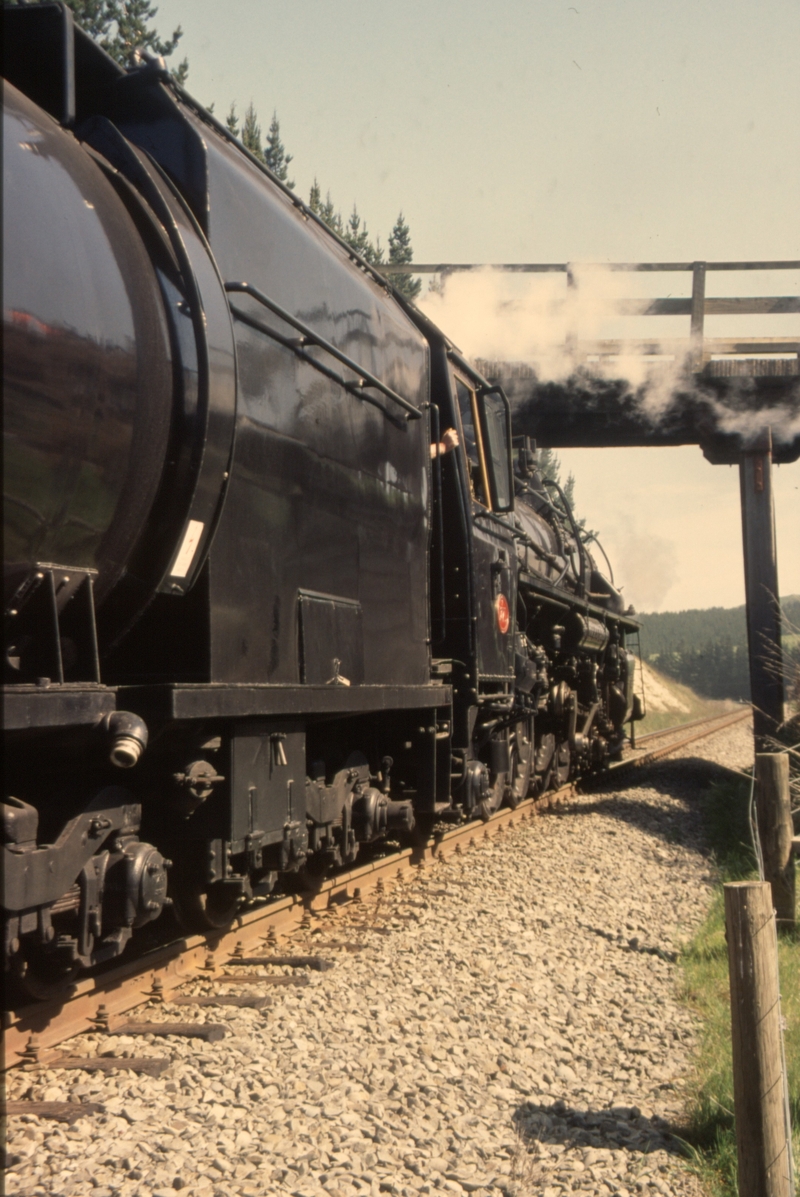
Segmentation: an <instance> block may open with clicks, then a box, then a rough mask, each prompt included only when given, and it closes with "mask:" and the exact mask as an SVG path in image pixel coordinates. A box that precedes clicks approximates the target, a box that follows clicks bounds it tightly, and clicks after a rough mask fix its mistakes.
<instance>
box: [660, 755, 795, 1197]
mask: <svg viewBox="0 0 800 1197" xmlns="http://www.w3.org/2000/svg"><path fill="white" fill-rule="evenodd" d="M749 797H750V783H749V781H748V780H747V779H744V778H742V779H741V780H738V779H734V780H732V781H726V782H724V783H719V784H717V785H714V786H712V787H711V788H710V789H709V790H708V791H707V792H706V795H705V799H704V809H703V813H704V816H705V827H706V834H707V836H708V840H709V843H710V845H711V846H712V848H713V851H714V856H715V860H716V865H717V872H718V876H719V884H718V888H717V892H716V893H715V895H714V900H713V902H712V905H711V909H710V911H709V914H708V917H707V919H706V921H705V922H704V924H703V926H702V927H701V928H700V930H699V931H698V932H697V934H696V935H695V937H694V939H693V940H692V942H691V943H690V944H689V946H688V947H687V948H686V950H685V951H684V953H683V956H682V961H681V963H682V965H683V984H684V997H685V1000H686V1001H687V1002H688V1003H689V1004H690V1006H691V1007H692V1009H693V1010H694V1011H695V1013H696V1014H697V1015H698V1016H699V1018H700V1021H701V1036H700V1045H699V1049H698V1052H697V1057H696V1061H695V1070H694V1073H693V1075H692V1076H691V1077H690V1080H689V1083H688V1085H687V1121H688V1125H687V1128H686V1131H685V1135H684V1137H685V1139H686V1142H687V1146H688V1148H689V1151H690V1154H691V1157H692V1160H693V1164H694V1167H695V1168H696V1170H697V1172H698V1173H699V1175H700V1177H701V1179H702V1180H703V1181H704V1182H705V1184H706V1185H707V1187H708V1189H709V1191H710V1192H711V1193H713V1194H714V1195H715V1197H735V1195H736V1194H737V1193H738V1188H737V1184H736V1137H735V1131H734V1120H733V1075H732V1068H731V1017H730V990H729V986H728V952H727V946H726V943H725V913H724V900H723V890H722V885H723V883H724V882H725V881H741V880H744V879H746V878H748V877H756V876H757V873H756V870H755V868H754V864H755V862H754V858H753V852H752V848H751V846H750V837H749V833H748V825H747V808H748V802H749ZM778 955H779V968H780V979H781V1010H782V1013H783V1015H784V1018H785V1020H786V1028H787V1029H786V1032H785V1044H786V1062H787V1068H788V1072H789V1096H790V1101H791V1107H792V1126H793V1127H794V1134H793V1141H794V1155H795V1161H800V940H798V938H797V936H795V937H794V938H793V939H792V938H789V937H781V940H780V943H779V947H778Z"/></svg>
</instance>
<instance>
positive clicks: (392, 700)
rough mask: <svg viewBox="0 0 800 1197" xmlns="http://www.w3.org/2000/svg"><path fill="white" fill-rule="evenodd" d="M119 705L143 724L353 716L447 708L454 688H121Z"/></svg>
mask: <svg viewBox="0 0 800 1197" xmlns="http://www.w3.org/2000/svg"><path fill="white" fill-rule="evenodd" d="M118 695H119V697H118V704H119V705H122V706H124V707H125V709H126V710H131V711H135V712H136V713H137V714H140V715H143V716H144V718H145V719H153V720H156V721H161V720H170V719H243V718H250V717H252V716H273V715H274V716H278V717H280V718H287V717H296V716H302V715H354V714H368V713H369V712H371V711H405V710H415V709H421V710H431V709H433V708H434V707H446V706H449V705H450V704H451V702H452V699H453V689H452V686H439V685H425V686H365V685H357V686H292V685H277V686H270V685H249V684H247V683H232V684H223V683H214V682H211V683H208V684H206V685H203V684H194V685H192V684H188V683H187V684H185V685H181V684H178V685H173V684H168V685H163V686H120V688H119V691H118Z"/></svg>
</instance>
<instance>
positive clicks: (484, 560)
mask: <svg viewBox="0 0 800 1197" xmlns="http://www.w3.org/2000/svg"><path fill="white" fill-rule="evenodd" d="M4 21H5V31H4V54H5V60H4V61H5V65H4V137H3V154H4V204H3V207H4V212H3V219H4V296H3V319H4V339H5V354H4V357H5V367H4V369H5V377H4V386H5V435H4V453H5V457H4V539H5V547H4V602H5V622H4V635H5V662H4V673H5V677H4V732H5V741H6V778H5V780H6V791H5V797H4V801H3V804H2V840H3V842H2V852H3V927H4V944H5V948H4V951H5V956H4V959H5V966H6V968H7V970H9V972H10V973H11V974H12V975H13V977H14V979H15V981H16V983H17V984H18V985H19V986H21V987H22V988H23V989H24V991H25V992H27V993H28V994H30V995H34V996H46V995H48V994H50V993H52V992H53V990H54V988H55V989H56V990H57V989H58V988H59V987H63V986H64V985H67V984H69V982H70V981H71V980H72V979H73V978H74V977H75V975H76V973H77V972H78V971H79V970H80V969H85V968H91V967H94V966H96V965H99V964H102V963H103V962H105V961H108V960H111V959H113V958H115V957H116V956H118V955H119V954H120V953H121V952H122V951H123V950H124V949H125V948H126V946H127V945H128V944H129V942H130V941H131V939H132V938H133V939H134V940H136V938H137V936H141V934H142V933H141V928H143V927H144V926H145V925H147V924H152V923H155V922H156V921H159V922H160V924H164V925H166V924H167V922H168V921H169V920H177V921H178V923H179V924H180V926H181V927H183V928H184V929H187V930H191V931H209V930H213V929H215V928H220V927H224V926H226V925H227V924H229V923H230V922H231V921H232V920H233V918H234V917H235V915H236V913H237V911H238V910H239V909H240V907H241V906H242V904H244V903H248V902H252V901H255V900H258V899H261V898H264V897H266V896H267V895H269V894H270V893H271V892H272V891H273V890H275V889H276V887H277V888H279V889H286V888H287V887H294V888H301V889H308V888H309V887H313V886H314V885H315V884H316V883H317V881H318V879H319V878H320V877H322V876H323V875H324V874H325V873H326V872H327V871H329V870H331V869H334V868H336V867H339V866H342V865H347V864H351V863H352V862H353V861H354V860H355V859H356V857H357V856H358V854H359V852H361V853H364V852H368V851H374V850H375V847H376V846H377V847H378V848H382V847H383V846H385V845H386V844H389V843H393V842H400V843H404V842H405V843H407V842H410V841H411V840H413V838H414V837H418V836H427V835H429V834H430V833H431V832H432V831H433V830H434V829H435V828H436V827H437V826H440V825H443V824H447V823H448V822H449V823H454V822H459V821H461V820H463V819H468V818H473V817H482V818H488V817H490V816H491V814H492V813H493V812H494V811H495V810H497V809H498V808H499V807H500V805H501V804H503V803H506V804H510V805H512V806H513V805H515V804H516V803H517V802H519V801H520V800H522V799H523V798H525V797H526V796H527V795H529V794H532V793H533V794H535V793H538V792H541V791H542V790H544V789H546V788H547V787H549V786H555V785H558V784H560V783H563V782H564V781H565V780H567V779H568V778H570V777H574V776H577V775H578V774H579V773H581V772H584V771H587V770H594V769H600V768H602V767H603V765H604V764H605V762H606V761H607V760H608V758H609V756H610V755H613V754H615V753H618V752H619V750H620V748H621V745H622V742H623V738H624V730H623V729H624V725H625V722H626V721H627V720H628V719H630V718H631V717H632V716H634V717H635V716H636V714H637V711H636V709H635V707H636V704H635V700H634V695H633V659H632V656H631V654H630V652H629V651H628V650H627V648H626V646H625V636H626V633H629V632H631V631H633V630H634V629H635V628H636V623H635V621H634V620H633V619H632V617H631V615H632V613H631V612H627V613H626V611H625V609H624V605H623V603H622V599H621V596H620V595H619V593H618V591H617V590H616V589H615V588H614V586H613V585H612V584H611V582H610V581H608V580H607V579H606V578H605V576H604V575H603V574H602V573H601V572H600V570H599V569H598V568H597V566H596V564H595V561H594V560H593V558H592V556H591V554H590V552H589V550H588V547H587V545H586V544H584V541H583V538H582V536H581V532H580V529H579V528H578V527H577V525H576V523H575V521H574V519H573V517H572V514H571V512H570V510H569V505H568V504H567V503H566V501H565V500H564V497H563V496H561V495H560V494H559V492H558V488H557V487H556V486H555V484H552V483H550V482H548V480H546V479H542V478H541V476H540V474H539V473H538V471H537V468H536V458H535V454H534V452H533V447H532V446H531V445H530V444H529V443H528V442H526V441H525V440H524V438H523V439H516V440H515V438H513V436H512V419H511V411H510V409H509V404H508V401H507V399H506V397H505V395H504V394H503V392H502V390H501V389H500V388H497V387H492V386H490V385H488V384H487V382H486V381H485V380H484V379H483V378H482V377H481V376H480V375H479V374H478V373H476V371H475V370H474V369H473V368H472V366H471V365H470V363H469V362H468V361H467V360H465V358H464V357H463V356H462V355H461V354H460V353H459V352H458V350H457V349H456V347H455V346H454V345H452V344H451V343H450V341H449V340H448V339H447V337H446V336H445V335H444V334H443V333H442V332H441V331H440V330H439V329H437V328H436V327H434V326H433V325H432V324H431V323H430V321H428V320H427V319H426V317H425V316H424V315H423V314H422V313H420V312H419V311H417V310H416V309H415V308H414V307H413V306H412V305H410V304H409V303H407V302H406V301H405V300H404V299H403V298H402V297H401V296H399V295H398V294H396V293H395V292H394V291H393V289H392V287H391V286H390V285H389V284H388V283H387V281H386V280H385V279H384V278H382V277H381V275H380V274H379V273H378V272H377V271H376V270H375V269H373V268H372V267H371V266H369V265H368V264H367V263H366V262H364V261H363V260H361V259H360V258H359V257H358V255H357V254H355V253H354V252H353V250H352V249H350V248H349V247H348V246H347V245H346V244H345V243H344V242H343V241H342V240H341V239H340V238H339V237H337V236H336V235H335V234H334V233H332V232H331V231H330V230H329V229H328V228H327V227H326V226H325V225H324V224H323V223H322V222H321V221H320V220H319V219H318V217H316V216H315V215H314V213H312V212H311V211H310V210H309V209H307V208H306V207H305V206H304V204H303V203H302V202H301V201H300V200H299V199H298V197H297V196H295V195H294V194H293V193H292V192H291V191H288V190H287V189H286V188H285V187H284V186H283V185H282V184H281V183H280V182H279V181H278V180H277V179H275V178H274V177H273V176H272V175H271V174H270V172H269V171H268V170H267V169H266V168H265V167H264V166H263V165H262V164H261V163H260V162H259V161H257V160H256V159H255V158H253V157H252V156H251V155H250V154H248V152H247V151H246V150H245V149H244V148H243V147H242V146H241V145H240V144H239V143H238V142H236V141H235V139H233V138H232V137H231V136H230V134H229V133H228V131H227V130H226V129H225V128H224V126H222V125H220V124H219V123H218V122H217V121H216V120H215V119H214V118H213V117H212V116H211V115H210V114H209V113H208V112H206V111H205V110H204V109H203V108H202V107H201V106H199V105H197V104H196V103H195V102H194V101H193V100H192V99H191V98H190V97H189V96H188V95H187V94H186V93H185V92H184V91H183V90H182V89H181V88H179V87H178V86H177V85H176V84H175V83H174V82H173V81H172V80H171V79H170V77H169V75H168V73H167V72H166V71H165V69H164V67H163V63H161V62H159V61H157V60H153V61H143V62H142V64H141V65H140V66H139V67H138V68H136V69H134V70H130V71H125V70H123V69H122V68H120V67H119V66H118V65H117V64H116V63H115V62H113V61H112V60H111V59H110V58H109V57H108V56H107V55H106V54H105V53H104V52H103V51H102V50H101V49H100V48H99V47H98V46H97V45H96V44H94V43H93V42H92V41H91V39H90V38H89V37H88V36H87V35H86V34H85V33H84V32H83V31H82V30H81V29H80V28H78V27H77V26H75V25H74V24H73V21H72V17H71V13H70V11H69V10H68V9H67V8H66V7H65V6H63V5H61V4H42V5H36V6H14V7H11V8H7V9H6V10H5V11H4ZM450 427H452V428H455V429H456V430H457V431H458V432H459V438H460V445H459V447H458V448H457V449H456V450H455V451H453V452H451V453H448V454H447V455H444V456H442V455H439V454H436V453H433V454H432V452H431V446H432V445H436V444H438V442H439V440H440V437H441V435H442V433H443V431H444V430H445V429H447V428H450ZM168 908H171V909H170V910H169V913H165V911H167V909H168ZM170 925H172V924H170Z"/></svg>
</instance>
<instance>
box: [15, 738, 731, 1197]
mask: <svg viewBox="0 0 800 1197" xmlns="http://www.w3.org/2000/svg"><path fill="white" fill-rule="evenodd" d="M752 751H753V748H752V732H751V729H750V726H749V724H747V723H743V724H739V725H737V726H735V727H732V728H728V729H725V730H724V731H722V732H719V733H717V734H716V735H714V736H713V737H710V738H708V739H706V740H703V741H700V742H699V743H698V744H695V745H692V746H690V747H689V748H686V749H683V750H682V754H681V755H676V756H675V757H672V758H668V759H666V760H664V761H662V762H660V763H659V764H658V765H656V766H653V767H651V768H649V769H648V770H647V771H646V772H644V771H643V772H642V773H641V774H632V775H631V774H627V775H626V776H625V778H624V779H623V778H620V780H619V782H617V783H616V785H615V787H614V788H612V784H611V782H610V781H609V782H606V783H604V785H603V788H601V789H599V790H595V791H594V792H592V793H588V794H584V795H581V796H578V797H576V798H573V799H571V800H570V802H569V804H568V805H563V806H561V807H560V808H558V810H557V813H551V814H547V815H544V816H542V817H540V818H537V819H535V820H532V821H531V822H527V823H525V824H522V825H517V826H515V827H514V828H513V829H511V830H509V831H507V832H506V833H505V834H504V835H501V836H499V837H498V838H496V839H492V840H484V839H482V838H481V829H480V825H478V827H477V828H476V831H477V844H476V846H475V847H473V848H470V849H468V850H465V851H464V853H463V854H462V855H460V856H456V855H451V856H450V857H449V858H448V859H447V861H446V862H444V863H437V864H434V865H429V866H427V867H425V868H423V869H416V868H413V869H412V868H409V869H406V870H405V873H404V874H402V875H401V877H402V878H403V879H402V880H401V881H400V882H399V883H398V884H396V885H395V886H393V887H392V888H391V890H390V892H387V893H386V894H382V895H378V896H373V897H371V898H370V899H369V900H368V901H366V902H364V903H362V904H357V903H350V904H348V905H347V906H345V907H342V908H341V909H340V910H339V911H332V912H328V913H326V914H325V915H324V916H321V917H315V918H314V920H313V924H312V928H311V930H310V931H305V932H303V933H300V934H298V935H295V936H294V937H293V938H292V939H291V940H290V941H287V942H286V944H285V947H286V950H287V951H291V952H292V953H303V952H309V951H311V952H313V953H315V954H317V955H320V956H323V957H325V958H326V959H329V960H331V961H334V962H335V967H334V968H333V969H331V970H330V971H326V972H310V973H309V974H308V976H309V984H308V986H307V987H304V988H294V987H289V988H274V987H270V988H269V989H266V988H263V987H262V988H261V989H260V990H259V989H257V988H256V989H254V992H260V993H268V994H269V996H270V998H271V1005H270V1006H269V1007H268V1008H267V1009H265V1010H252V1009H247V1008H238V1007H197V1008H193V1007H186V1006H177V1005H170V1004H169V1003H166V1004H165V1005H162V1006H155V1005H151V1006H149V1007H147V1008H146V1010H145V1009H143V1010H141V1011H139V1012H137V1014H136V1015H135V1017H136V1018H137V1019H139V1018H142V1019H144V1018H146V1019H147V1020H148V1021H152V1020H163V1021H172V1022H174V1021H176V1020H186V1019H193V1020H196V1021H208V1022H213V1023H223V1024H224V1025H225V1026H226V1027H227V1030H228V1034H227V1035H226V1037H225V1038H224V1039H223V1040H222V1041H221V1042H218V1043H213V1044H209V1043H203V1042H200V1041H198V1040H191V1039H177V1038H155V1037H152V1036H151V1037H149V1039H148V1038H147V1037H145V1038H128V1039H125V1038H119V1037H117V1038H113V1039H112V1038H108V1037H103V1036H101V1035H96V1034H92V1035H84V1036H80V1037H79V1038H77V1039H75V1040H73V1041H71V1042H70V1043H69V1044H66V1045H64V1048H65V1050H66V1051H67V1052H69V1053H70V1054H76V1055H95V1054H100V1053H103V1052H106V1053H111V1052H113V1053H114V1054H122V1053H125V1054H127V1055H129V1056H142V1055H151V1056H165V1055H167V1056H169V1057H170V1059H171V1061H172V1063H171V1066H170V1068H169V1069H168V1070H167V1071H166V1072H165V1073H163V1074H162V1075H161V1076H159V1077H148V1076H137V1075H134V1074H132V1073H127V1072H112V1073H108V1074H95V1073H92V1074H90V1073H86V1072H81V1071H64V1070H62V1071H58V1070H56V1069H51V1070H47V1071H42V1072H35V1073H34V1072H23V1071H14V1072H12V1073H10V1074H9V1077H8V1098H9V1099H10V1100H18V1099H20V1098H24V1097H28V1098H33V1099H37V1100H47V1101H59V1100H61V1101H64V1100H70V1101H79V1102H97V1103H100V1105H101V1106H102V1107H103V1110H104V1112H103V1113H99V1114H98V1113H94V1114H90V1115H87V1116H86V1117H83V1118H81V1119H79V1120H78V1121H77V1122H75V1123H74V1125H73V1126H71V1127H67V1126H65V1125H60V1124H57V1123H54V1122H50V1121H45V1120H41V1121H40V1120H39V1119H38V1118H36V1117H34V1116H32V1115H22V1116H16V1117H12V1118H10V1119H9V1139H8V1151H9V1165H10V1166H9V1171H8V1172H7V1174H6V1185H7V1192H8V1193H9V1194H31V1195H33V1194H35V1195H37V1197H60V1195H63V1197H72V1195H81V1197H83V1195H84V1194H87V1195H91V1197H112V1195H116V1194H119V1195H120V1197H164V1195H165V1194H170V1197H172V1195H173V1194H174V1193H175V1192H176V1191H179V1192H180V1193H181V1194H182V1197H194V1195H197V1197H201V1195H202V1197H212V1195H214V1197H266V1195H267V1194H271V1193H293V1194H296V1195H297V1197H322V1195H324V1194H329V1195H330V1197H337V1195H341V1197H350V1195H351V1194H352V1195H355V1194H370V1197H372V1195H375V1197H377V1194H379V1193H382V1192H386V1193H396V1194H401V1195H404V1197H412V1195H416V1194H418V1193H464V1192H466V1193H475V1194H478V1195H479V1197H486V1195H488V1194H492V1195H493V1197H499V1194H501V1193H503V1194H515V1195H518V1197H523V1195H527V1194H531V1195H532V1194H534V1193H535V1194H537V1195H539V1194H541V1197H556V1195H557V1194H563V1193H569V1192H574V1191H579V1192H585V1193H592V1194H606V1193H618V1194H620V1195H621V1197H625V1195H626V1194H633V1193H640V1192H643V1193H647V1194H651V1193H652V1194H656V1193H663V1194H665V1195H666V1194H670V1195H676V1197H677V1195H683V1194H686V1195H689V1194H692V1195H694V1194H697V1193H699V1191H700V1190H699V1188H698V1184H697V1181H696V1179H695V1178H694V1177H693V1176H692V1175H691V1173H689V1172H688V1171H687V1169H686V1165H685V1162H684V1161H683V1159H682V1157H681V1155H680V1153H679V1149H678V1144H677V1143H676V1141H675V1139H674V1138H673V1137H672V1136H671V1134H670V1130H671V1128H673V1129H674V1128H679V1127H680V1125H681V1114H682V1098H681V1080H682V1078H683V1077H685V1075H686V1073H687V1070H688V1068H689V1066H690V1060H691V1052H692V1048H693V1044H694V1025H693V1020H692V1017H691V1015H690V1013H689V1012H688V1011H687V1009H686V1007H685V1006H683V1005H682V1004H681V1003H680V1001H679V1000H678V997H677V982H678V976H677V966H676V963H675V959H676V953H677V952H678V950H679V948H680V946H681V944H682V943H683V942H684V941H685V940H686V939H687V938H688V937H689V936H690V935H691V934H692V932H693V931H694V929H695V928H696V927H697V926H698V924H699V922H700V921H701V920H702V918H703V917H704V914H705V912H706V910H707V907H708V903H709V899H710V893H711V886H712V883H713V877H712V875H711V872H710V866H709V861H708V858H707V857H706V856H704V855H703V853H702V843H701V835H700V827H699V818H698V815H697V811H696V796H697V794H698V792H699V791H700V790H701V789H702V788H703V787H705V786H707V785H708V784H709V783H710V782H711V781H712V780H713V779H714V778H715V777H717V776H719V768H718V767H719V766H722V767H727V768H730V769H736V768H739V769H740V768H748V767H749V766H750V764H751V762H752ZM326 944H328V945H329V946H327V947H326ZM333 945H339V946H333ZM353 947H359V948H363V950H348V949H352V948H353ZM282 971H285V972H287V973H289V972H290V970H289V969H284V970H282ZM221 991H222V992H224V988H223V989H222V990H221ZM181 992H182V993H192V992H195V993H198V994H199V993H211V992H213V990H212V989H211V987H210V986H209V985H208V984H203V983H202V982H193V983H192V984H191V985H188V986H186V987H184V989H183V990H182V991H181ZM233 992H236V993H237V994H242V993H243V992H246V990H243V988H242V987H241V986H237V987H236V989H235V990H233Z"/></svg>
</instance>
